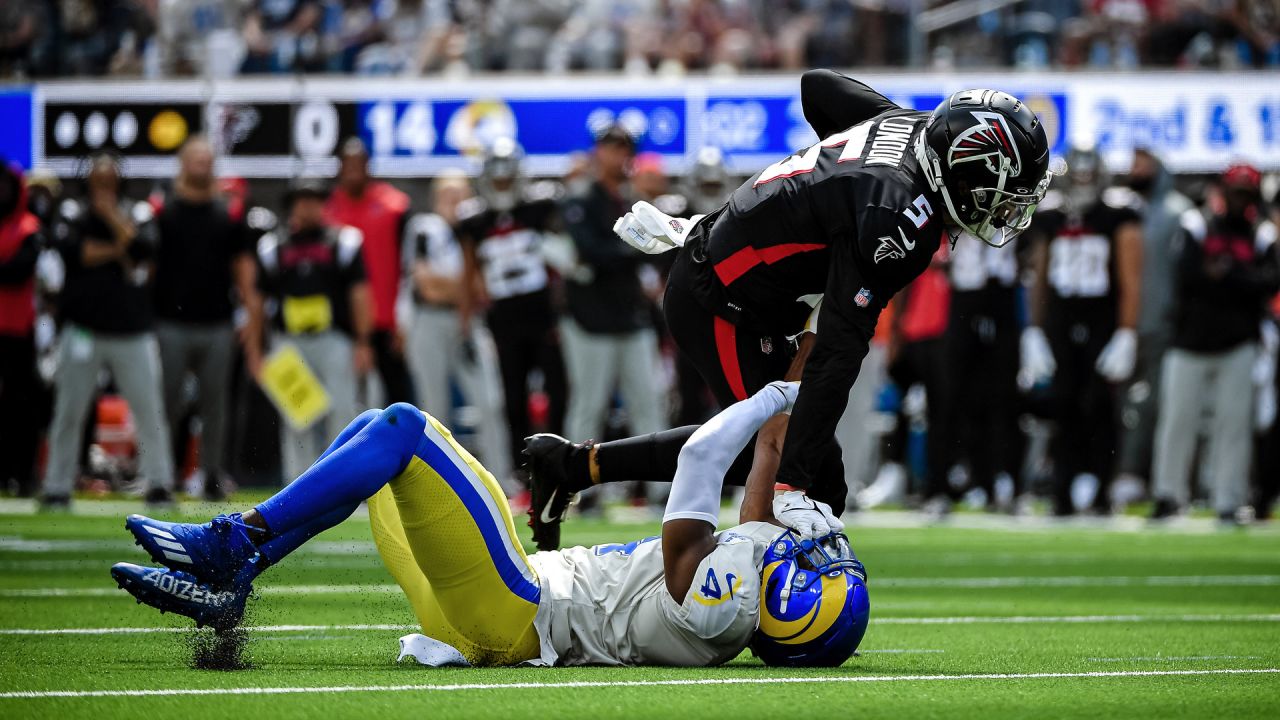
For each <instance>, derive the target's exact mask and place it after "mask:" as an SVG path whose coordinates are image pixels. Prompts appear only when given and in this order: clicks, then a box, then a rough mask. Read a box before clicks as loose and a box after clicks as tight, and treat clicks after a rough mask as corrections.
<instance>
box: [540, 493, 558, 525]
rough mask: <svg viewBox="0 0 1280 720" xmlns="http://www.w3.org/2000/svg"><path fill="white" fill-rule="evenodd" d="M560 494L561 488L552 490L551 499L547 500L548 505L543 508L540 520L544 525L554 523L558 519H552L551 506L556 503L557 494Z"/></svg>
mask: <svg viewBox="0 0 1280 720" xmlns="http://www.w3.org/2000/svg"><path fill="white" fill-rule="evenodd" d="M558 492H560V488H556V489H555V490H552V491H551V497H550V499H548V500H547V504H546V505H544V506H543V508H542V516H541V518H540V519H541V520H542V522H544V523H553V522H555V521H556V518H553V517H551V505H552V504H553V503H555V501H556V493H558Z"/></svg>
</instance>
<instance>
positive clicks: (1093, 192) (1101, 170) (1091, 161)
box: [1066, 145, 1111, 212]
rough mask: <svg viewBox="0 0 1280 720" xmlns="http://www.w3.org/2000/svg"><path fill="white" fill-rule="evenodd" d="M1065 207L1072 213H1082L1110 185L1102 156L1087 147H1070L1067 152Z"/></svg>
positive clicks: (1109, 178)
mask: <svg viewBox="0 0 1280 720" xmlns="http://www.w3.org/2000/svg"><path fill="white" fill-rule="evenodd" d="M1066 162H1067V167H1068V168H1070V169H1068V170H1067V176H1066V181H1067V187H1066V199H1067V205H1068V208H1069V209H1070V210H1072V211H1073V212H1084V210H1085V209H1086V208H1088V207H1089V205H1091V204H1092V203H1094V202H1096V201H1097V199H1098V198H1099V197H1100V196H1101V195H1102V191H1103V190H1105V189H1106V188H1107V187H1108V186H1109V185H1110V184H1111V176H1110V175H1109V174H1108V173H1107V166H1106V164H1105V163H1103V161H1102V154H1101V153H1099V152H1098V151H1097V149H1095V148H1093V147H1090V146H1087V145H1072V146H1071V147H1070V148H1069V149H1068V150H1067V158H1066Z"/></svg>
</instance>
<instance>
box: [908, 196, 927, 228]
mask: <svg viewBox="0 0 1280 720" xmlns="http://www.w3.org/2000/svg"><path fill="white" fill-rule="evenodd" d="M902 214H903V215H906V216H907V219H909V220H910V221H911V222H912V223H914V224H915V226H916V227H917V228H922V227H924V226H925V225H926V224H927V223H928V222H929V216H931V215H933V206H932V205H930V204H929V200H928V199H927V198H925V196H924V195H923V194H921V195H920V197H918V198H916V199H915V200H914V201H912V203H911V207H909V208H907V209H905V210H903V211H902Z"/></svg>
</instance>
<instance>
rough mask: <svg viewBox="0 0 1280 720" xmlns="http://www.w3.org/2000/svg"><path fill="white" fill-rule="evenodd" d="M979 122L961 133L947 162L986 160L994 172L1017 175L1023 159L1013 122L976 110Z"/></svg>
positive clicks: (951, 164) (952, 144) (948, 154)
mask: <svg viewBox="0 0 1280 720" xmlns="http://www.w3.org/2000/svg"><path fill="white" fill-rule="evenodd" d="M973 117H974V119H975V120H977V121H978V124H976V125H974V126H972V127H970V128H968V129H966V130H965V131H964V132H962V133H960V135H959V137H957V138H956V139H955V142H953V143H951V150H950V151H949V152H948V153H947V165H948V166H950V167H955V166H956V165H959V164H960V163H966V162H973V161H976V160H981V161H983V162H984V163H985V164H986V166H987V170H989V171H991V174H992V175H996V176H997V177H998V176H1001V175H1004V176H1005V177H1016V176H1018V175H1020V174H1021V173H1022V158H1020V157H1019V156H1018V146H1017V145H1016V144H1014V142H1013V136H1012V134H1011V133H1010V131H1009V123H1008V121H1007V120H1005V118H1004V116H1003V115H1001V114H1000V113H994V112H984V111H981V110H975V111H973Z"/></svg>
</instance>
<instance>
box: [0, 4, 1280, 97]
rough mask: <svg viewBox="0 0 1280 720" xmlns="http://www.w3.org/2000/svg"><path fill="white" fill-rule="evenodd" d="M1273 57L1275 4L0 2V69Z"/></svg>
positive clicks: (1047, 63)
mask: <svg viewBox="0 0 1280 720" xmlns="http://www.w3.org/2000/svg"><path fill="white" fill-rule="evenodd" d="M1277 65H1280V0H1021V1H1019V0H993V1H991V2H978V1H977V0H608V1H606V0H419V1H418V2H414V0H3V2H0V78H5V77H8V78H15V77H16V78H23V77H34V78H50V77H73V76H102V75H116V76H134V77H136V76H142V77H148V78H157V77H167V76H192V75H195V76H202V75H203V76H211V77H227V76H230V75H234V74H238V73H242V74H250V73H359V74H365V75H401V76H420V75H436V74H444V75H460V74H466V73H470V72H493V71H511V72H528V73H534V72H548V73H563V72H568V71H609V72H616V71H620V70H621V71H624V72H628V73H635V74H645V73H652V72H657V73H663V74H679V73H682V72H685V71H709V72H713V73H734V72H739V71H745V70H754V71H759V70H770V69H782V70H791V69H797V68H803V67H815V66H834V67H841V66H873V67H874V66H910V67H917V68H919V67H932V68H953V67H964V68H968V67H1002V66H1013V67H1017V68H1021V69H1046V68H1067V69H1099V70H1105V69H1120V70H1123V69H1132V68H1137V67H1178V68H1220V69H1237V68H1249V67H1276V66H1277Z"/></svg>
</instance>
